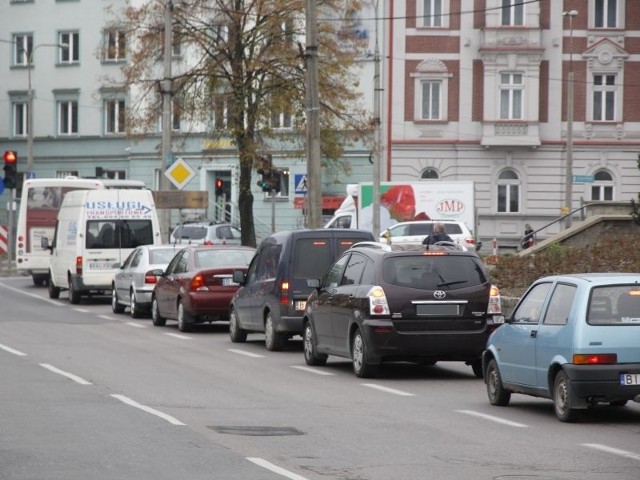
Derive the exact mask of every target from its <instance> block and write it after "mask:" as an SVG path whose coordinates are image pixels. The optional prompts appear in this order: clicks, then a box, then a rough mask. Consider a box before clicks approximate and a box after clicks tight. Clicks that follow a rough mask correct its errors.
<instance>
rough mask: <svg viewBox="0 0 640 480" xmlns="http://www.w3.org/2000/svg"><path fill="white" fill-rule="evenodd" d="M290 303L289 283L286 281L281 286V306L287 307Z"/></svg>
mask: <svg viewBox="0 0 640 480" xmlns="http://www.w3.org/2000/svg"><path fill="white" fill-rule="evenodd" d="M288 303H289V282H287V281H286V280H285V281H283V282H282V283H281V284H280V304H281V305H287V304H288Z"/></svg>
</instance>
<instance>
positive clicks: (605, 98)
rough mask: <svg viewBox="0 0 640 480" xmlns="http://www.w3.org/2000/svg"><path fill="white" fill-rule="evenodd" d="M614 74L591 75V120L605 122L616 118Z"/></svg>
mask: <svg viewBox="0 0 640 480" xmlns="http://www.w3.org/2000/svg"><path fill="white" fill-rule="evenodd" d="M615 115H616V76H615V75H594V76H593V121H594V122H606V121H612V120H615V118H616V116H615Z"/></svg>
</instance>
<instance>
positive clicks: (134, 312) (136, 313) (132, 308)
mask: <svg viewBox="0 0 640 480" xmlns="http://www.w3.org/2000/svg"><path fill="white" fill-rule="evenodd" d="M129 298H130V299H131V300H130V301H129V313H131V316H132V317H133V318H140V317H142V309H141V308H140V306H139V305H138V302H137V301H136V292H135V291H134V290H133V288H132V289H131V293H130V294H129Z"/></svg>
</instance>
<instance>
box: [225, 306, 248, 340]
mask: <svg viewBox="0 0 640 480" xmlns="http://www.w3.org/2000/svg"><path fill="white" fill-rule="evenodd" d="M229 337H231V341H232V342H233V343H244V342H246V341H247V332H246V330H243V329H242V328H240V323H239V322H238V315H237V314H236V310H235V308H233V307H232V308H231V310H230V311H229Z"/></svg>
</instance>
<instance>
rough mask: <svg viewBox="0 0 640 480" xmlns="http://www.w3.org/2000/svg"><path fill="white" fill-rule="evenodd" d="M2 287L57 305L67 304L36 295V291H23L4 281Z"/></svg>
mask: <svg viewBox="0 0 640 480" xmlns="http://www.w3.org/2000/svg"><path fill="white" fill-rule="evenodd" d="M0 287H3V288H6V289H7V290H11V291H13V292H17V293H20V294H21V295H26V296H28V297H33V298H37V299H38V300H42V301H44V302H47V303H50V304H51V305H55V306H57V307H62V306H64V305H65V304H64V303H60V302H59V301H58V300H49V299H48V298H43V297H41V296H40V295H36V294H35V293H29V292H25V291H22V290H20V289H19V288H15V287H10V286H9V285H5V284H4V283H0Z"/></svg>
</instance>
